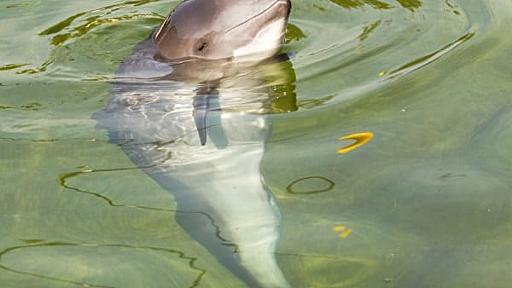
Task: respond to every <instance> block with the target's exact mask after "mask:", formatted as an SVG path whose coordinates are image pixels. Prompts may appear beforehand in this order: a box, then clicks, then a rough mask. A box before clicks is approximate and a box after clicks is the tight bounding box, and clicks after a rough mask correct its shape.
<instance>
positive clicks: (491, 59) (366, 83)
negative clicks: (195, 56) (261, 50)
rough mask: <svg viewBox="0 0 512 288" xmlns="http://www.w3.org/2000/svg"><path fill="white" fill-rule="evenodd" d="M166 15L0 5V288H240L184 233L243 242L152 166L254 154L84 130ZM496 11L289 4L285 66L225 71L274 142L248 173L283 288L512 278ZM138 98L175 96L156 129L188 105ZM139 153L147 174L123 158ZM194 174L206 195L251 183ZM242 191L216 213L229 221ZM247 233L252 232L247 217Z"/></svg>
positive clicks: (509, 120) (500, 282)
mask: <svg viewBox="0 0 512 288" xmlns="http://www.w3.org/2000/svg"><path fill="white" fill-rule="evenodd" d="M177 3H178V1H163V0H160V1H158V0H134V1H118V0H108V1H99V0H93V1H84V2H80V3H77V2H72V1H49V2H44V1H38V0H6V1H3V2H2V3H1V4H0V27H2V28H0V35H1V37H0V39H3V40H0V117H1V118H0V119H1V121H0V145H1V149H0V162H1V167H2V168H1V169H2V171H1V173H0V182H1V183H2V185H1V186H0V211H2V213H1V215H2V217H0V235H1V236H0V287H2V288H3V287H6V288H10V287H16V288H17V287H52V288H53V287H246V286H247V284H246V283H245V282H244V279H241V278H240V277H237V276H236V273H235V272H233V270H234V269H233V268H232V267H231V266H230V265H229V264H226V263H223V262H222V261H220V260H219V258H218V257H216V254H215V251H213V252H212V251H211V249H207V248H205V246H204V245H203V244H202V242H201V241H202V240H204V239H198V238H197V237H195V236H194V235H195V234H194V233H191V232H190V231H188V230H190V227H188V230H187V227H184V225H183V223H192V224H193V225H197V226H194V227H203V228H204V229H206V230H208V231H210V234H211V236H212V238H215V239H216V241H218V242H219V243H220V245H219V247H220V246H222V247H223V248H219V249H226V250H229V251H234V252H233V253H235V255H236V253H240V251H243V247H242V250H240V247H238V246H237V243H235V242H236V241H233V240H232V239H228V238H229V237H226V234H228V233H227V232H229V231H226V230H223V229H225V228H224V227H223V226H222V225H221V224H222V223H219V221H218V218H216V216H215V215H214V216H212V215H210V214H209V213H207V212H208V211H203V210H200V211H199V210H198V211H192V210H187V209H184V207H185V208H187V207H188V206H186V205H185V206H184V205H183V204H180V203H179V200H182V199H179V197H183V195H181V194H180V193H179V191H171V192H173V193H169V191H166V189H164V188H162V186H160V185H159V184H158V183H157V182H156V181H155V180H154V179H157V178H158V176H154V175H152V174H151V173H154V174H158V171H157V170H156V169H155V170H151V169H153V168H155V167H157V168H158V165H160V164H161V163H173V164H172V165H178V166H179V165H180V163H179V162H176V161H177V160H176V159H183V158H180V157H183V155H185V156H187V155H188V156H187V157H189V156H190V155H192V156H193V155H203V154H201V153H205V155H207V157H208V158H207V159H209V160H208V161H211V162H213V160H212V159H231V160H230V161H226V160H223V161H224V162H222V163H218V165H219V166H221V167H223V168H225V167H231V166H230V165H232V166H233V168H232V169H233V171H235V170H237V169H246V168H247V167H246V166H249V164H248V163H249V160H250V157H249V156H250V153H255V152H254V151H255V150H254V147H253V148H250V149H249V150H244V151H246V153H241V152H240V153H238V154H237V153H233V154H229V153H228V152H229V151H225V152H224V153H225V154H222V156H218V155H208V154H207V152H208V151H206V150H204V149H203V150H198V151H199V152H197V151H195V150H194V151H193V152H190V151H189V152H186V151H185V152H184V151H180V150H178V149H177V148H176V146H173V145H175V144H176V143H183V142H186V143H188V144H190V143H195V142H194V141H197V131H195V130H194V131H192V132H193V133H190V134H186V135H185V134H179V133H178V132H180V131H178V129H177V128H176V129H175V130H173V131H168V130H165V129H161V130H158V129H157V128H158V127H156V126H151V125H149V126H147V127H146V128H147V131H156V132H155V134H151V135H150V137H149V140H150V141H148V142H144V141H139V140H141V139H139V138H130V137H127V136H126V135H122V136H123V137H121V138H120V139H118V140H120V141H118V142H116V141H115V139H114V141H113V139H112V138H109V135H107V131H105V130H104V128H105V127H103V128H102V127H101V126H102V125H103V126H108V125H107V124H105V123H103V124H100V125H98V123H97V120H98V119H100V118H98V115H100V114H101V112H99V111H104V110H103V109H105V107H106V106H107V104H108V101H109V100H108V99H109V97H110V96H111V95H112V94H113V93H115V92H114V91H115V90H114V87H116V85H119V84H113V83H112V82H113V80H114V79H115V73H116V71H117V70H118V67H119V65H120V64H121V63H122V61H123V59H125V58H126V57H127V56H128V55H130V54H131V53H132V50H133V48H134V47H135V45H137V44H138V43H140V42H141V41H143V40H144V39H146V38H147V37H148V35H149V34H150V33H151V31H152V30H153V29H154V28H155V27H157V26H158V25H159V23H161V21H162V20H163V19H164V17H165V16H166V15H167V14H168V13H169V11H170V10H171V9H172V8H173V7H174V6H175V5H177ZM511 16H512V4H511V3H510V2H509V1H490V0H470V1H462V0H439V1H419V0H330V1H319V0H318V1H317V0H315V1H298V0H297V1H293V9H292V13H291V18H290V23H289V25H288V28H287V31H286V39H285V45H284V47H283V51H284V52H286V53H287V54H288V57H289V58H290V60H289V61H282V62H278V63H269V64H267V65H263V66H261V67H259V68H258V69H256V70H251V71H250V73H247V74H245V75H244V76H243V77H242V76H237V77H238V78H237V77H234V78H232V79H230V81H232V82H231V84H230V86H229V87H227V88H225V90H223V92H224V93H225V95H226V96H224V100H223V101H224V102H223V105H224V106H223V107H222V109H223V112H224V113H226V114H229V113H235V114H233V115H237V114H236V113H238V112H244V111H249V110H251V111H252V112H258V113H260V114H258V116H254V119H252V120H254V121H253V122H251V125H252V126H251V127H259V128H257V129H262V130H261V131H260V132H261V133H263V134H265V133H271V135H270V134H269V138H268V139H267V140H266V144H265V151H264V154H263V163H262V167H261V175H262V177H263V178H264V180H265V184H266V187H267V188H268V190H269V191H271V192H272V195H273V197H272V201H273V202H272V205H274V206H275V207H278V208H279V221H280V224H279V236H280V237H279V241H278V242H277V245H276V247H275V253H274V256H275V258H276V259H277V264H278V265H279V267H280V268H281V270H282V271H283V274H284V276H285V277H286V279H287V280H288V282H289V283H290V285H291V287H450V288H452V287H504V288H505V287H509V286H510V284H509V283H510V282H511V281H512V276H510V273H508V272H509V271H510V269H511V268H512V267H511V264H510V261H509V260H508V259H509V258H510V257H511V256H512V255H510V254H511V253H512V247H511V245H510V243H509V242H510V241H509V239H510V237H511V235H512V234H511V233H512V202H511V201H510V190H511V187H512V182H511V180H510V173H511V172H512V168H511V167H512V160H511V159H512V152H511V150H510V148H509V147H511V145H512V129H511V128H510V127H512V106H511V104H510V103H511V100H512V82H511V81H510V75H511V68H510V67H511V63H510V62H511V60H510V59H511V58H510V51H512V40H511V39H510V37H508V35H509V31H508V30H509V29H510V27H511V25H512V20H511V19H512V17H511ZM198 70H199V69H198ZM251 77H252V78H251ZM251 79H252V80H251ZM254 79H256V80H257V81H256V80H254ZM251 81H252V82H251ZM240 83H245V84H246V86H241V84H240ZM247 83H248V84H247ZM241 87H242V88H241ZM143 89H146V90H140V91H138V92H141V93H142V94H143V92H147V91H154V90H159V91H160V92H161V94H158V93H155V94H154V95H153V96H155V98H151V99H149V98H147V97H146V98H144V97H139V96H140V95H138V96H137V95H135V94H137V93H135V92H137V90H135V92H134V93H133V95H131V97H128V98H127V101H128V100H129V101H134V102H133V103H135V104H134V105H133V106H132V107H133V108H134V109H135V108H140V109H143V108H146V107H157V108H158V107H162V106H161V105H160V106H159V104H162V103H164V104H165V103H167V102H165V101H166V98H165V95H168V94H169V93H172V95H174V98H173V99H174V100H173V101H175V102H174V103H175V104H176V107H174V108H175V109H174V110H173V111H174V112H173V113H174V114H173V113H170V114H166V115H165V117H170V118H168V119H181V118H180V117H181V116H180V117H178V116H179V115H189V114H190V113H191V110H190V107H188V106H187V105H186V104H187V103H188V102H190V101H189V98H188V97H190V95H189V94H190V93H188V94H187V88H186V87H185V88H183V87H181V88H180V89H182V90H179V89H178V88H177V86H168V85H167V86H166V85H161V86H158V85H156V84H155V85H154V86H147V87H144V88H143ZM165 89H167V90H165ZM260 89H267V90H268V91H270V92H266V93H261V91H260ZM169 91H170V92H169ZM132 92H133V91H132ZM188 92H190V91H188ZM166 93H167V94H166ZM242 94H243V95H250V96H251V97H243V95H242ZM162 95H163V96H162ZM241 95H242V96H241ZM167 100H168V99H167ZM214 100H215V99H214ZM144 101H146V102H144ZM151 101H154V103H153V104H154V106H151V103H150V102H151ZM159 101H160V102H159ZM180 101H181V102H182V103H181V102H180ZM155 103H156V104H155ZM180 105H181V106H180ZM138 112H140V110H138ZM219 114H220V113H219ZM242 114H243V113H242ZM129 115H132V114H129ZM133 115H135V114H133ZM133 115H132V116H133ZM137 115H146V116H147V115H150V116H151V113H146V114H143V113H142V114H137ZM177 115H178V116H177ZM217 116H218V115H217ZM133 117H135V116H133ZM173 117H174V118H173ZM232 117H234V118H231V120H229V121H235V120H236V119H241V118H236V117H246V116H232ZM223 119H224V118H222V116H219V118H218V119H217V120H215V121H223ZM233 119H235V120H233ZM244 119H245V118H244ZM128 120H129V119H128ZM128 120H126V122H125V123H126V125H131V123H132V122H129V121H128ZM131 120H132V121H134V122H133V123H135V122H136V121H137V120H138V119H137V118H132V119H131ZM139 120H140V119H139ZM224 120H225V119H224ZM98 121H100V122H101V119H100V120H98ZM187 121H188V120H187ZM265 121H268V122H265ZM165 123H167V122H165ZM173 123H174V122H173ZM183 123H185V124H183ZM183 123H182V126H176V127H182V128H180V129H183V131H188V130H187V127H186V125H188V124H186V123H188V122H186V121H183ZM269 123H271V129H270V124H269ZM215 125H216V124H215V123H214V124H212V126H215ZM266 125H267V126H268V127H267V126H266ZM247 127H249V126H246V128H247ZM160 128H161V127H160ZM263 128H265V129H263ZM267 128H268V129H267ZM151 129H154V130H151ZM257 129H256V130H257ZM248 130H249V132H250V131H254V130H250V129H248ZM270 130H271V131H270ZM162 131H164V132H162ZM258 131H259V130H258ZM364 131H367V132H364ZM132 132H133V131H132ZM160 132H162V133H160ZM249 132H247V133H249ZM148 133H149V132H148ZM159 133H160V134H159ZM166 133H167V134H166ZM243 133H246V131H242V132H239V133H238V134H237V133H233V134H227V135H222V134H221V133H220V132H219V131H216V132H213V134H214V135H209V136H208V137H210V138H209V139H210V140H211V142H212V143H209V142H208V143H209V144H210V145H216V146H215V147H217V148H219V147H220V148H222V147H224V148H225V147H226V146H228V144H227V143H229V141H241V140H240V139H239V138H237V135H238V136H239V134H243ZM178 134H179V135H178ZM154 135H157V136H158V137H160V138H161V139H156V140H158V141H155V138H158V137H153V136H154ZM265 135H266V134H265ZM110 136H112V135H110ZM131 136H133V135H131ZM253 136H254V135H252V136H251V137H253ZM259 136H261V135H256V136H254V137H256V138H257V137H259ZM340 137H341V138H340ZM171 138H172V139H171ZM242 138H243V137H242ZM233 139H234V140H233ZM121 140H123V141H121ZM142 140H147V139H142ZM166 140H167V141H166ZM242 140H243V139H242ZM180 141H181V142H180ZM187 141H188V142H187ZM112 142H114V143H112ZM255 142H256V141H255ZM240 143H242V141H241V142H240ZM190 145H192V144H190ZM244 145H247V143H242V144H240V145H239V146H236V147H237V148H240V149H242V148H241V147H247V146H244ZM127 147H128V148H127ZM140 147H145V148H147V149H149V150H151V151H153V152H154V151H158V153H160V154H158V157H160V158H158V159H159V161H160V162H158V161H155V159H153V158H151V159H149V160H151V161H147V160H148V159H138V161H139V162H137V159H136V160H134V156H133V154H132V155H130V154H129V153H128V156H127V155H126V154H125V153H124V152H123V149H125V151H126V150H129V149H139V148H140ZM251 149H252V150H251ZM228 150H229V149H228ZM240 151H241V150H240ZM261 151H263V150H261ZM186 153H189V154H190V155H189V154H186ZM240 155H242V156H244V157H246V158H243V157H242V156H240ZM129 157H132V159H130V158H129ZM155 157H156V156H155ZM215 157H219V158H215ZM221 157H225V158H221ZM185 159H188V160H189V161H192V160H190V159H195V158H185ZM247 159H249V160H247ZM132 160H133V161H132ZM144 161H146V162H147V163H146V162H144ZM173 161H174V162H173ZM237 161H238V162H237ZM134 162H135V163H134ZM155 162H157V163H159V164H155ZM176 163H178V164H176ZM136 164H138V165H136ZM194 167H197V169H196V170H195V173H202V174H204V175H206V176H207V177H206V178H205V179H206V180H205V181H208V182H207V183H209V185H211V187H213V188H215V187H228V186H229V185H231V184H233V183H237V185H238V184H240V183H241V184H240V185H244V180H247V179H243V178H239V179H229V178H226V179H224V178H217V179H214V178H215V177H213V176H212V177H210V178H211V179H210V178H208V175H209V173H208V171H209V170H208V169H210V168H211V166H201V165H197V166H194ZM160 168H161V167H160ZM225 169H227V168H225ZM190 173H191V172H190V171H188V173H183V174H182V175H183V177H185V178H183V179H186V177H188V176H190V175H191V174H190ZM180 175H181V174H180ZM212 175H213V174H212ZM150 176H151V177H153V178H151V177H150ZM157 181H158V179H157ZM193 184H200V183H193ZM215 185H217V186H215ZM209 187H210V186H209ZM213 188H212V189H213ZM173 189H178V190H179V187H173ZM182 192H183V191H182ZM243 196H244V194H240V195H237V196H236V197H239V198H235V197H234V198H231V199H226V202H228V201H235V202H236V201H238V203H240V205H239V206H237V207H235V208H236V209H243V208H244V207H246V206H244V203H243V200H244V198H243ZM274 202H275V203H274ZM189 204H190V203H187V205H189ZM180 205H181V206H180ZM235 208H234V209H232V210H233V211H235V210H236V209H235ZM246 212H247V213H245V214H244V213H242V215H244V216H245V215H246V214H247V215H249V214H250V211H246ZM246 223H247V225H248V226H250V225H254V226H253V229H252V230H251V229H247V231H248V232H247V233H248V234H247V235H245V236H247V237H250V233H253V232H254V233H255V232H256V231H255V230H257V229H258V228H257V227H258V226H257V224H258V223H256V224H255V223H252V222H251V221H247V222H246ZM192 224H191V225H192ZM254 227H256V228H254ZM244 229H245V228H244ZM242 236H244V235H242Z"/></svg>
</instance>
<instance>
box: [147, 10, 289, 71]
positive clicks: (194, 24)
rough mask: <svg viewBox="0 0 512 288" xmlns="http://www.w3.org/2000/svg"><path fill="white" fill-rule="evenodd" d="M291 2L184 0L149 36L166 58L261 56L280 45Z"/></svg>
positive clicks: (263, 57) (268, 54)
mask: <svg viewBox="0 0 512 288" xmlns="http://www.w3.org/2000/svg"><path fill="white" fill-rule="evenodd" d="M290 8H291V3H290V0H187V1H184V2H182V3H181V4H180V5H178V6H177V7H176V9H175V10H174V11H173V12H172V13H171V14H170V15H169V16H168V17H167V19H166V20H165V22H164V23H163V24H162V25H161V26H160V28H159V29H158V30H157V31H156V32H155V33H154V34H153V40H154V41H155V43H156V46H157V47H158V50H159V53H160V56H162V57H164V58H166V59H168V60H179V59H206V60H217V59H247V60H253V61H258V60H263V59H265V58H268V57H271V56H273V55H275V54H276V53H277V52H278V51H279V49H280V46H281V44H282V42H283V37H284V32H285V29H286V23H287V21H288V15H289V13H290Z"/></svg>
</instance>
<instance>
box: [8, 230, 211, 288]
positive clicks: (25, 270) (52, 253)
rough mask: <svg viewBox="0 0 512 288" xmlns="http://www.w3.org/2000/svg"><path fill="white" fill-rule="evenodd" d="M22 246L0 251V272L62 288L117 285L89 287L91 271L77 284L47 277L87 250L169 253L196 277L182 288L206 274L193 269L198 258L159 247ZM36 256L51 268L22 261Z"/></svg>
mask: <svg viewBox="0 0 512 288" xmlns="http://www.w3.org/2000/svg"><path fill="white" fill-rule="evenodd" d="M23 242H25V243H28V244H29V245H21V246H13V247H9V248H7V249H5V250H3V251H0V269H3V270H5V271H8V272H12V273H16V274H19V275H23V276H30V277H35V278H40V279H47V280H51V281H57V282H60V283H65V284H73V285H79V286H84V287H98V288H113V287H116V286H117V285H100V284H92V283H94V282H96V281H94V280H95V279H94V271H91V272H92V273H91V272H89V273H90V274H91V275H87V276H86V277H87V278H91V282H78V281H74V280H71V279H65V278H64V277H65V276H63V278H59V277H52V276H49V275H52V274H55V273H52V267H53V265H55V263H56V262H61V261H63V262H65V265H73V263H70V262H73V260H71V258H73V256H74V255H73V254H75V253H76V256H79V255H80V254H82V253H83V252H85V251H87V250H89V251H90V250H103V249H104V250H105V252H106V253H109V252H110V251H115V250H114V249H120V250H122V249H128V250H134V251H144V250H149V251H151V252H158V253H160V254H161V253H170V254H173V255H175V256H177V257H178V258H179V259H182V260H185V261H188V267H189V268H190V269H192V270H195V272H196V273H197V277H196V278H195V279H193V282H192V284H190V285H186V286H183V287H190V288H193V287H198V286H199V284H200V282H201V278H202V277H203V276H204V274H205V273H206V270H204V269H201V268H199V267H196V265H195V262H196V261H197V258H194V257H189V256H187V255H186V254H185V253H183V252H181V251H178V250H173V249H167V248H159V247H144V246H133V245H126V244H95V243H65V242H47V241H44V240H39V239H37V240H32V239H30V240H23ZM69 248H74V249H71V250H75V251H77V252H72V253H69V252H68V251H69V250H70V249H69ZM105 248H106V249H105ZM26 250H29V252H27V251H26ZM38 250H39V251H41V252H42V253H41V252H39V251H38ZM45 250H47V251H45ZM66 250H68V251H66ZM80 250H83V252H80ZM105 252H104V253H105ZM11 253H12V254H16V255H17V256H16V259H15V260H14V261H13V259H9V258H10V257H9V256H10V254H11ZM24 253H27V255H23V254H24ZM38 253H41V256H43V257H48V258H49V259H47V261H49V262H50V263H54V264H52V266H50V267H44V266H42V265H44V264H48V263H37V262H38V261H33V260H32V261H30V260H28V259H24V258H25V257H27V258H31V257H34V255H36V257H37V254H38ZM45 254H46V255H45ZM69 254H71V255H69ZM116 254H117V253H112V255H109V257H116V256H118V257H119V256H122V255H123V254H124V253H121V254H120V255H116ZM62 255H64V257H62ZM6 258H7V260H5V259H6ZM52 258H54V259H52ZM59 258H64V259H59ZM98 258H99V259H94V260H95V261H100V265H101V264H102V263H101V261H105V260H104V259H101V257H98ZM9 260H11V261H9ZM76 260H77V262H79V261H80V259H76ZM116 260H117V259H116ZM27 261H30V262H36V263H32V264H31V265H26V263H27ZM5 262H11V263H12V264H11V265H12V266H11V265H9V264H3V263H5ZM113 262H114V263H115V262H117V263H116V264H118V265H119V264H122V258H121V259H119V260H117V261H113ZM19 263H25V265H23V267H20V268H14V267H16V266H18V267H19V266H20V265H19ZM77 264H78V263H77ZM82 264H85V263H82ZM91 264H92V263H90V264H89V265H91ZM95 264H97V263H95ZM39 265H41V266H39ZM75 265H76V264H75ZM71 267H72V266H71ZM31 269H33V271H37V270H39V271H41V274H40V273H37V272H32V271H31ZM44 270H46V271H44ZM72 270H73V269H71V270H70V271H67V272H68V273H69V274H75V273H73V272H74V271H72ZM44 272H46V273H49V275H46V274H43V273H44Z"/></svg>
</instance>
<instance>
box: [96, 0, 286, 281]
mask: <svg viewBox="0 0 512 288" xmlns="http://www.w3.org/2000/svg"><path fill="white" fill-rule="evenodd" d="M289 10H290V2H289V0H278V1H276V0H239V1H233V0H188V1H185V2H183V3H182V4H180V5H179V6H178V7H177V8H176V9H175V10H174V12H173V13H171V15H170V16H169V17H168V18H167V19H166V20H165V22H164V23H163V24H162V26H161V27H160V28H159V29H157V30H156V31H155V32H154V33H153V34H152V36H151V37H150V38H149V39H147V40H146V41H144V42H142V43H141V44H139V45H138V46H137V47H136V48H135V50H134V52H133V53H132V55H130V56H129V57H128V58H126V59H125V60H124V62H123V63H122V65H121V66H120V68H119V70H118V73H117V74H116V82H115V83H114V88H113V93H112V96H111V98H110V99H109V102H108V105H107V106H106V108H105V109H104V110H102V111H100V112H97V113H96V114H95V116H94V118H95V119H97V121H98V126H99V127H101V128H104V129H106V130H107V131H108V134H109V138H110V140H111V142H113V143H116V144H118V145H120V146H121V147H122V149H123V150H124V151H125V152H126V154H127V155H128V156H129V157H130V159H131V160H132V161H133V162H134V163H136V164H137V165H138V166H139V167H141V168H142V169H143V170H144V171H145V172H146V173H147V174H148V175H150V176H151V177H152V178H153V179H155V180H156V181H157V182H158V183H159V184H160V185H161V186H162V187H164V188H165V189H167V190H168V191H170V192H171V193H172V194H173V195H174V197H175V199H176V202H177V203H178V207H179V209H180V210H181V211H185V212H187V213H177V215H176V219H177V221H178V222H179V223H180V225H181V226H182V227H183V228H184V229H185V230H186V231H187V233H189V234H190V235H191V236H192V237H193V238H194V239H195V240H197V241H198V242H200V243H201V244H202V245H204V246H205V247H206V248H207V249H208V250H209V251H210V252H211V253H212V254H214V255H215V256H216V257H217V259H218V261H219V262H221V263H223V264H224V265H225V266H226V267H227V268H229V269H230V271H232V272H233V273H234V274H235V275H237V276H238V277H239V278H240V279H242V280H243V281H245V282H246V283H247V284H248V285H249V286H250V287H289V284H288V282H287V280H286V279H285V277H284V276H283V274H282V272H281V270H280V268H279V267H278V265H277V263H276V260H275V258H274V246H275V244H276V241H277V239H278V234H279V233H278V227H279V211H278V209H277V207H276V205H275V203H274V202H273V200H272V197H271V194H270V193H269V192H268V191H267V189H266V186H265V184H264V181H263V179H262V177H261V174H260V162H261V159H262V157H263V152H264V145H265V141H266V139H267V138H268V136H269V132H270V123H269V120H268V118H267V117H266V116H265V115H264V114H265V113H267V112H276V111H277V112H283V111H285V112H287V111H292V110H295V109H296V107H295V105H294V94H293V93H286V92H285V93H282V95H277V97H276V96H275V95H274V94H276V92H275V91H276V90H279V89H271V88H272V85H273V87H274V88H275V87H276V85H277V86H279V85H281V86H282V85H283V84H285V85H286V83H290V82H292V81H294V74H293V69H292V68H291V65H289V61H283V60H281V61H278V60H274V61H269V60H268V58H270V57H272V56H273V55H275V54H276V53H277V52H278V51H279V49H280V45H281V43H282V40H283V35H284V30H285V26H286V22H287V19H288V14H289ZM265 61H266V62H265ZM262 62H263V63H262ZM290 71H291V72H290ZM283 75H284V76H283ZM269 81H271V82H272V83H269ZM281 90H282V89H281ZM271 91H274V92H271ZM273 93H274V94H273ZM278 94H279V93H278ZM292 94H293V95H292ZM273 95H274V96H273ZM286 97H291V98H290V101H288V103H289V105H288V104H285V105H283V104H282V103H283V99H282V98H286ZM277 98H280V99H278V101H273V99H274V100H275V99H277ZM276 102H279V103H281V104H276ZM284 102H287V101H284Z"/></svg>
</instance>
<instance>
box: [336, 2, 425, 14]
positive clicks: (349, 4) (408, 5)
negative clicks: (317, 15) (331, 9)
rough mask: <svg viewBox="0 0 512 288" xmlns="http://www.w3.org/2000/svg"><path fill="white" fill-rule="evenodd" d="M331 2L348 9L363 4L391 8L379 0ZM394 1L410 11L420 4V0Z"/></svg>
mask: <svg viewBox="0 0 512 288" xmlns="http://www.w3.org/2000/svg"><path fill="white" fill-rule="evenodd" d="M331 2H333V3H335V4H338V5H340V6H341V7H343V8H348V9H352V8H360V7H363V6H365V5H368V6H370V7H372V8H375V9H391V8H393V4H391V3H388V2H385V1H379V0H331ZM396 2H398V4H399V5H400V6H402V7H403V8H406V9H409V10H411V11H415V10H416V9H418V8H419V7H421V5H422V3H421V1H420V0H396Z"/></svg>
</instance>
